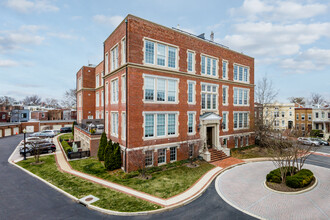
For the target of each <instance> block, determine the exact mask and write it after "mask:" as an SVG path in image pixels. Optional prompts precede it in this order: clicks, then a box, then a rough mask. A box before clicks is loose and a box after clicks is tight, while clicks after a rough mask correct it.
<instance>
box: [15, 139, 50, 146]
mask: <svg viewBox="0 0 330 220" xmlns="http://www.w3.org/2000/svg"><path fill="white" fill-rule="evenodd" d="M30 143H53V139H51V138H40V137H28V138H26V139H25V144H30ZM23 144H24V140H22V141H21V145H23Z"/></svg>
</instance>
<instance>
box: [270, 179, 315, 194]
mask: <svg viewBox="0 0 330 220" xmlns="http://www.w3.org/2000/svg"><path fill="white" fill-rule="evenodd" d="M314 178H315V183H314V184H313V185H312V186H310V187H308V188H307V189H304V190H301V191H297V192H282V191H277V190H275V189H272V188H270V187H268V186H267V184H266V180H265V182H264V187H265V188H266V189H268V190H270V191H272V192H274V193H279V194H285V195H297V194H301V193H305V192H308V191H311V190H312V189H314V188H315V187H316V186H317V184H318V180H317V178H316V177H315V176H314Z"/></svg>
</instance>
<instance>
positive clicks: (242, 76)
mask: <svg viewBox="0 0 330 220" xmlns="http://www.w3.org/2000/svg"><path fill="white" fill-rule="evenodd" d="M234 81H240V82H249V68H248V67H244V66H240V65H237V64H234Z"/></svg>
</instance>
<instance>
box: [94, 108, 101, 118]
mask: <svg viewBox="0 0 330 220" xmlns="http://www.w3.org/2000/svg"><path fill="white" fill-rule="evenodd" d="M99 114H100V113H99V111H98V110H96V115H95V119H99V118H100V117H99Z"/></svg>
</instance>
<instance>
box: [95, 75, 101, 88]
mask: <svg viewBox="0 0 330 220" xmlns="http://www.w3.org/2000/svg"><path fill="white" fill-rule="evenodd" d="M99 86H100V75H99V74H97V75H96V77H95V87H96V88H98V87H99Z"/></svg>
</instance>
